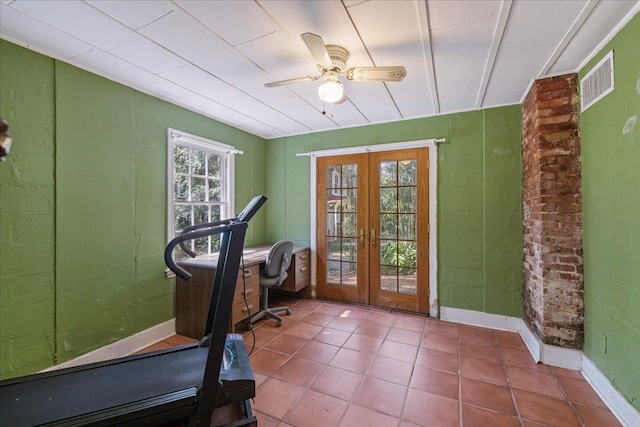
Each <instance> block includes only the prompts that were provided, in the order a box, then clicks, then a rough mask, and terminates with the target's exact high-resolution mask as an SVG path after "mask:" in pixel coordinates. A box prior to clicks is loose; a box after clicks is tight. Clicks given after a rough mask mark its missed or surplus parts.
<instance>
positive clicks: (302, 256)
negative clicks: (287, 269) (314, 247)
mask: <svg viewBox="0 0 640 427" xmlns="http://www.w3.org/2000/svg"><path fill="white" fill-rule="evenodd" d="M298 258H300V259H307V256H306V255H298Z"/></svg>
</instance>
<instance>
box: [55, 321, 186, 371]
mask: <svg viewBox="0 0 640 427" xmlns="http://www.w3.org/2000/svg"><path fill="white" fill-rule="evenodd" d="M175 331H176V319H171V320H167V321H166V322H163V323H160V324H158V325H155V326H152V327H150V328H149V329H145V330H144V331H140V332H138V333H136V334H133V335H131V336H130V337H127V338H123V339H121V340H120V341H116V342H114V343H111V344H108V345H105V346H104V347H100V348H98V349H96V350H93V351H91V352H89V353H86V354H83V355H82V356H78V357H76V358H75V359H71V360H68V361H66V362H64V363H61V364H59V365H56V366H51V367H49V368H47V369H44V370H43V371H42V372H47V371H53V370H56V369H62V368H70V367H72V366H79V365H86V364H88V363H95V362H102V361H103V360H110V359H116V358H118V357H122V356H128V355H130V354H133V353H135V352H137V351H140V350H142V349H143V348H145V347H148V346H150V345H153V344H155V343H157V342H159V341H162V340H163V339H165V338H167V337H170V336H171V335H173V334H175Z"/></svg>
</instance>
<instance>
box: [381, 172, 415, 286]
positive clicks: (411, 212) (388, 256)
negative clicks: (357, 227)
mask: <svg viewBox="0 0 640 427" xmlns="http://www.w3.org/2000/svg"><path fill="white" fill-rule="evenodd" d="M379 177H380V189H379V197H380V290H383V291H386V292H392V293H399V294H405V295H415V294H416V292H417V281H416V278H417V273H416V269H417V267H418V266H417V261H416V260H417V245H416V242H417V234H418V228H417V211H418V204H417V178H416V177H417V161H416V160H411V159H410V160H401V161H382V162H380V163H379Z"/></svg>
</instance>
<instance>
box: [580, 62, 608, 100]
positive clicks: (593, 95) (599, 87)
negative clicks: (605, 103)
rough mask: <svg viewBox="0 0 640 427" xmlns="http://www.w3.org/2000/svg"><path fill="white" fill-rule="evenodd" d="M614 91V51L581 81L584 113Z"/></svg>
mask: <svg viewBox="0 0 640 427" xmlns="http://www.w3.org/2000/svg"><path fill="white" fill-rule="evenodd" d="M612 91H613V51H611V52H609V53H608V54H607V55H606V56H605V57H604V58H602V59H601V60H600V62H598V63H597V64H596V65H595V66H594V67H593V68H592V69H591V70H590V71H589V72H588V73H587V74H586V75H585V76H584V77H583V78H582V80H580V94H581V96H582V111H585V110H586V109H587V108H589V107H591V106H592V105H593V104H595V103H596V102H598V101H600V100H601V99H602V98H604V96H605V95H607V94H608V93H609V92H612Z"/></svg>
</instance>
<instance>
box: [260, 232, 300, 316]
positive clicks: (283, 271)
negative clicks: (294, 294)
mask: <svg viewBox="0 0 640 427" xmlns="http://www.w3.org/2000/svg"><path fill="white" fill-rule="evenodd" d="M292 256H293V242H292V241H291V240H280V241H279V242H277V243H275V244H274V245H273V246H272V247H271V249H269V253H268V254H267V259H266V261H265V263H264V267H262V266H261V267H260V311H259V312H258V313H256V314H255V315H253V316H252V317H251V319H250V320H249V329H251V328H252V326H253V323H255V322H256V321H258V320H260V319H262V318H263V317H270V318H272V319H276V326H280V325H282V317H280V316H278V315H277V314H276V313H278V312H281V311H284V312H285V313H286V314H287V315H289V314H291V310H289V307H272V308H269V288H272V287H274V286H279V285H281V284H282V282H284V279H286V278H287V269H288V268H289V265H291V257H292Z"/></svg>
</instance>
